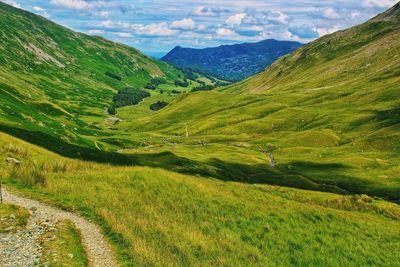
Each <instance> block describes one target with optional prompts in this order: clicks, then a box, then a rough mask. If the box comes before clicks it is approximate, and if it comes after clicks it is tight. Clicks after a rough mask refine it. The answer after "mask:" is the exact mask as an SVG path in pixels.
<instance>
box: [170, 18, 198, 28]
mask: <svg viewBox="0 0 400 267" xmlns="http://www.w3.org/2000/svg"><path fill="white" fill-rule="evenodd" d="M170 28H172V29H182V30H193V29H194V28H196V23H195V22H194V21H193V20H192V19H187V18H185V19H182V20H177V21H174V22H172V23H171V25H170Z"/></svg>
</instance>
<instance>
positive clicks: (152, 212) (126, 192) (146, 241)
mask: <svg viewBox="0 0 400 267" xmlns="http://www.w3.org/2000/svg"><path fill="white" fill-rule="evenodd" d="M10 143H11V144H13V149H10V148H9V144H10ZM0 148H1V151H3V152H2V153H1V154H0V167H1V168H0V172H1V173H0V175H1V176H2V177H7V174H8V173H9V170H10V167H9V166H7V165H5V163H4V162H5V161H4V158H5V157H7V156H12V157H15V158H18V159H21V160H23V162H24V164H25V165H27V164H28V162H30V161H36V163H37V164H41V163H44V164H45V165H46V167H45V168H43V172H44V175H45V177H46V186H33V187H26V186H23V184H21V181H20V180H17V181H16V180H12V179H11V180H7V183H8V186H9V187H16V188H18V189H19V191H20V192H21V191H22V192H24V193H25V194H28V195H30V196H31V197H35V198H39V199H42V200H43V201H48V202H51V203H54V204H56V205H59V206H61V207H63V208H65V209H69V210H78V211H79V212H81V213H82V214H84V215H85V216H87V217H89V218H91V219H93V220H95V221H96V222H97V223H99V224H100V225H101V226H102V228H103V230H104V232H105V233H106V235H107V236H108V237H109V238H110V239H111V240H112V242H113V244H114V245H115V247H116V249H117V253H118V256H119V259H120V260H121V263H124V264H126V265H258V266H266V265H267V266H268V265H270V266H272V265H273V266H276V265H282V266H287V265H295V266H304V265H307V266H321V265H325V266H326V265H332V266H335V265H346V266H359V265H395V264H396V263H397V262H398V260H399V256H398V254H397V253H392V252H393V251H397V250H399V249H400V239H399V236H400V223H399V219H400V209H399V207H398V206H397V205H395V204H391V203H388V202H384V201H380V200H374V199H371V198H368V197H353V196H340V195H334V194H328V193H318V192H307V191H302V190H296V189H288V188H279V187H273V186H268V185H247V184H240V183H234V182H222V181H219V180H215V179H212V178H200V177H193V176H188V175H179V174H176V173H174V172H169V171H165V170H161V169H154V168H149V167H146V168H143V167H112V166H109V165H101V164H94V163H85V162H82V161H77V160H70V159H66V158H62V157H60V156H58V155H55V154H53V153H51V152H48V151H46V150H44V149H42V148H39V147H36V146H33V145H30V144H27V143H25V142H23V141H20V140H17V139H15V138H13V137H11V136H8V135H5V134H0ZM48 158H52V161H51V162H49V161H48ZM23 166H24V165H23Z"/></svg>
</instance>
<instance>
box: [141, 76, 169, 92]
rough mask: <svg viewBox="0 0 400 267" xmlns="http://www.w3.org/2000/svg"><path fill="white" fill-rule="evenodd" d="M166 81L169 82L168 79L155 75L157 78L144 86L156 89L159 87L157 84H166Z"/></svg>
mask: <svg viewBox="0 0 400 267" xmlns="http://www.w3.org/2000/svg"><path fill="white" fill-rule="evenodd" d="M165 83H167V80H166V79H165V78H162V77H155V78H153V79H151V80H150V82H149V83H148V84H146V85H145V86H144V88H145V89H149V90H155V89H156V88H157V86H159V85H160V84H165Z"/></svg>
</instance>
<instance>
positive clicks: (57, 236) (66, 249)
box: [40, 221, 89, 267]
mask: <svg viewBox="0 0 400 267" xmlns="http://www.w3.org/2000/svg"><path fill="white" fill-rule="evenodd" d="M40 246H41V247H42V257H41V258H40V264H43V265H44V266H71V267H82V266H89V262H88V259H87V256H86V253H85V250H84V248H83V246H82V243H81V237H80V234H79V232H78V230H77V229H76V228H75V226H74V225H73V224H72V223H71V222H68V221H60V222H58V223H57V225H56V226H55V228H54V229H53V230H50V231H48V232H46V233H44V234H43V235H42V236H41V237H40Z"/></svg>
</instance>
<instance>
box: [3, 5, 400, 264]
mask: <svg viewBox="0 0 400 267" xmlns="http://www.w3.org/2000/svg"><path fill="white" fill-rule="evenodd" d="M399 10H400V5H399V4H397V5H396V6H395V7H394V8H393V9H391V10H389V11H387V12H386V13H384V14H382V15H380V16H378V17H376V18H374V19H372V20H371V21H369V22H367V23H365V24H362V25H360V26H357V27H354V28H351V29H349V30H345V31H340V32H337V33H334V34H332V35H328V36H326V37H323V38H321V39H318V40H316V41H314V42H312V43H310V44H308V45H306V46H304V47H302V48H301V49H299V50H297V51H296V52H294V53H293V54H291V55H288V56H285V57H283V58H281V59H279V60H278V61H276V62H275V63H274V64H273V65H272V66H271V67H270V68H269V69H267V70H266V71H264V72H262V73H260V74H258V75H256V76H254V77H251V78H249V79H248V80H245V81H243V82H239V83H236V84H232V85H228V86H225V87H221V88H217V89H215V90H212V91H202V92H191V91H192V89H194V88H196V87H198V86H201V85H202V84H204V83H205V84H208V85H212V84H213V85H217V84H220V83H223V81H216V80H215V79H213V78H210V77H208V78H207V77H204V76H201V75H199V74H196V73H188V72H187V70H178V69H176V68H174V67H172V66H170V65H167V64H166V63H162V62H159V61H157V60H153V59H151V58H149V57H147V56H145V55H143V54H141V53H140V52H139V51H137V50H136V49H133V48H130V47H127V46H125V45H121V44H117V43H114V42H110V41H107V40H105V39H102V38H100V37H90V36H87V35H84V34H80V33H75V32H73V31H70V30H68V29H66V28H63V27H61V26H59V25H56V24H54V23H52V22H50V21H48V20H45V19H44V18H41V17H38V16H35V15H33V14H30V13H28V12H25V11H21V10H19V9H15V8H12V7H10V6H8V5H5V4H3V3H0V36H1V37H3V38H0V55H1V56H0V178H1V179H2V182H3V183H5V184H6V186H7V188H9V189H10V190H14V191H16V192H20V193H24V194H26V195H27V196H30V197H32V198H36V199H39V200H42V201H44V202H47V203H50V204H53V205H56V206H59V207H61V208H63V209H66V210H70V211H75V212H77V213H79V214H81V215H83V216H85V217H86V218H89V219H90V220H93V221H94V222H96V223H97V224H98V225H99V226H100V227H101V229H102V232H103V233H104V234H105V236H106V237H107V238H108V240H109V241H110V242H111V244H112V245H113V248H114V249H115V251H116V254H117V257H118V260H119V262H120V263H121V265H127V266H137V265H140V266H143V265H144V266H165V265H167V266H215V265H217V266H288V265H294V266H370V265H372V266H374V265H376V266H396V265H398V263H399V262H400V258H399V255H398V253H395V252H396V251H399V250H400V223H399V220H400V207H399V205H398V204H399V202H400V175H399V174H400V142H399V141H400V136H399V135H400V120H399V118H400V74H399V71H398V70H399V68H400V57H399V53H398V51H400V31H399V30H400V14H399V13H400V12H399ZM355 36H356V38H355ZM193 75H194V76H195V78H193V77H192V76H193ZM192 78H193V79H192ZM160 79H162V80H163V82H161V83H160V84H156V83H158V81H160ZM185 82H187V84H186V85H187V86H184V87H182V86H179V85H182V84H184V83H185ZM154 84H156V85H155V86H154V88H152V89H148V88H151V86H149V85H152V86H153V85H154ZM126 87H130V88H135V89H138V90H139V89H140V90H145V91H146V92H148V93H149V94H150V96H149V97H146V98H144V99H143V101H141V102H140V103H139V104H137V105H132V106H124V107H119V108H117V109H116V114H113V115H111V114H108V112H107V109H108V108H109V107H110V106H111V105H112V104H113V97H115V95H116V94H117V93H118V91H121V90H122V89H124V88H126ZM146 87H147V88H146ZM158 101H163V102H167V103H168V105H167V106H166V107H164V108H162V109H161V110H158V111H153V110H151V109H150V106H151V105H152V104H154V103H156V102H158ZM268 154H272V155H273V157H274V159H275V163H276V164H275V165H276V166H273V165H274V164H273V162H271V161H270V158H269V155H268ZM7 157H12V158H15V159H17V160H19V161H21V162H22V164H21V167H20V168H13V167H12V166H10V165H8V164H6V161H5V159H6V158H7ZM60 227H61V228H63V231H62V232H61V233H60V236H59V237H58V238H60V239H61V240H66V241H65V242H70V243H71V244H72V245H71V246H72V247H74V249H75V251H76V254H77V255H80V256H79V257H77V258H75V259H76V260H77V261H78V263H77V265H79V264H83V265H85V264H86V259H85V256H84V252H83V250H82V249H81V248H80V247H79V236H78V235H77V233H76V232H75V230H74V229H71V228H70V227H69V226H68V225H61V226H60ZM63 244H65V243H63ZM68 244H69V243H68ZM50 246H52V245H51V244H50ZM67 247H68V246H67ZM59 249H60V253H61V254H63V255H64V254H65V253H67V251H66V250H67V249H66V246H60V247H59ZM74 254H75V253H74ZM48 260H50V261H51V258H49V259H48ZM71 264H75V263H71Z"/></svg>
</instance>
